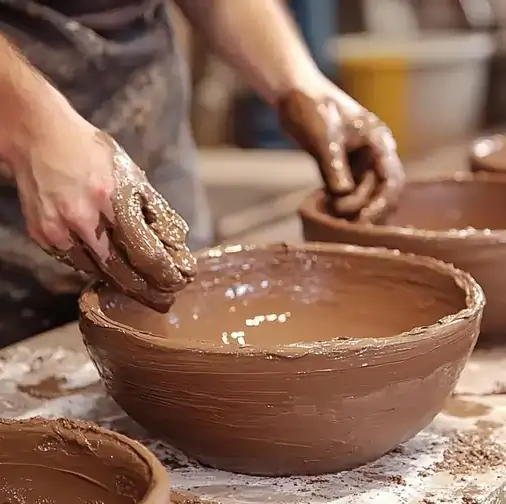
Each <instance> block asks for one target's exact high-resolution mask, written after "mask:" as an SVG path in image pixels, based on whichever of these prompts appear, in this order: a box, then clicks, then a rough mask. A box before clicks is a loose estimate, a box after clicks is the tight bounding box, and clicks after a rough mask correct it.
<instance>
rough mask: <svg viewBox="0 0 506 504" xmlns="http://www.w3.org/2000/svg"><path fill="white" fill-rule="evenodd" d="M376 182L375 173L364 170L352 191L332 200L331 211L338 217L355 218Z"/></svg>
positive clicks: (368, 199)
mask: <svg viewBox="0 0 506 504" xmlns="http://www.w3.org/2000/svg"><path fill="white" fill-rule="evenodd" d="M377 184H378V181H377V179H376V174H375V173H374V172H372V171H369V172H366V173H365V175H364V177H363V179H362V181H361V182H360V184H359V185H358V186H357V188H356V190H355V191H353V193H351V194H349V195H348V196H342V197H339V198H334V199H333V200H332V211H333V213H334V214H335V215H337V216H339V217H345V218H351V219H353V218H355V217H356V216H358V215H359V214H360V212H361V211H362V209H363V208H364V207H367V206H368V204H369V202H370V201H371V198H372V196H373V194H374V192H375V191H376V189H377Z"/></svg>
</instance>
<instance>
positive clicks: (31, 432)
mask: <svg viewBox="0 0 506 504" xmlns="http://www.w3.org/2000/svg"><path fill="white" fill-rule="evenodd" d="M169 495H170V490H169V482H168V476H167V472H166V471H165V469H164V468H163V466H162V465H161V464H160V463H159V462H158V461H157V460H156V458H155V456H154V455H152V454H151V452H150V451H149V450H148V449H147V448H144V447H143V446H142V445H140V444H139V443H137V442H135V441H132V440H130V439H128V438H127V437H125V436H122V435H120V434H116V433H114V432H111V431H108V430H105V429H101V428H99V427H98V426H96V425H95V424H92V423H89V422H82V421H71V420H67V419H56V420H46V419H41V418H34V419H30V420H21V421H19V420H0V502H2V503H4V502H5V503H9V504H42V503H52V504H74V503H75V504H78V503H82V502H88V503H94V504H137V503H138V504H167V503H168V502H169Z"/></svg>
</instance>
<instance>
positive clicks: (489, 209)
mask: <svg viewBox="0 0 506 504" xmlns="http://www.w3.org/2000/svg"><path fill="white" fill-rule="evenodd" d="M323 198H324V196H323V193H322V191H319V192H318V191H317V192H315V193H313V194H312V195H310V196H309V197H308V198H307V199H306V200H305V201H304V202H303V203H302V205H301V207H300V210H299V211H300V216H301V219H302V225H303V232H304V237H305V239H306V240H319V241H324V242H339V243H353V244H356V245H362V246H375V247H387V248H390V249H398V250H401V251H402V252H410V253H414V254H418V255H424V256H432V257H435V258H437V259H440V260H442V261H445V262H448V263H451V264H455V266H457V267H458V268H460V269H462V270H464V271H468V272H469V273H471V275H473V277H474V278H475V279H476V280H477V281H478V282H479V284H480V285H481V286H482V287H483V289H484V291H485V296H486V298H487V306H486V308H485V313H484V319H483V324H482V335H483V336H485V337H486V336H489V337H495V336H498V335H504V333H505V331H506V297H505V296H504V278H503V276H502V275H501V272H502V271H504V270H505V269H506V179H503V178H502V177H497V176H489V175H486V174H480V175H474V177H473V176H472V175H471V174H466V173H462V174H457V175H455V176H453V177H452V176H438V177H431V178H423V179H414V180H411V181H409V182H408V184H407V186H406V188H405V189H404V194H403V196H402V198H401V200H400V202H399V207H398V209H397V211H396V212H394V213H392V215H390V216H389V217H388V219H387V220H386V222H384V223H383V225H363V224H358V223H350V222H347V221H344V220H340V219H336V218H334V217H331V216H330V215H328V214H326V213H325V211H324V208H323Z"/></svg>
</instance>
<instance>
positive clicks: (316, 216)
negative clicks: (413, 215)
mask: <svg viewBox="0 0 506 504" xmlns="http://www.w3.org/2000/svg"><path fill="white" fill-rule="evenodd" d="M505 175H506V173H505ZM428 182H436V183H437V182H460V183H464V184H468V183H474V182H485V183H490V184H501V185H504V186H505V192H506V177H505V176H504V175H500V174H499V173H497V172H496V173H484V172H482V173H469V172H456V173H454V174H452V175H420V176H411V177H409V178H408V181H407V184H408V185H409V184H423V183H428ZM322 199H323V189H316V190H314V191H313V192H312V193H310V194H309V195H308V196H307V197H306V198H305V199H304V201H303V202H302V203H301V205H300V206H299V210H298V213H299V216H301V217H302V218H307V219H311V220H313V221H316V222H318V223H320V224H324V225H326V226H329V227H330V228H334V229H335V228H339V229H343V230H346V231H351V232H354V233H362V234H367V235H370V236H377V237H385V236H388V237H413V238H418V239H423V240H426V239H435V240H436V239H437V240H440V241H458V240H464V239H466V240H467V241H469V240H472V241H473V242H474V243H477V242H478V243H479V242H483V243H487V244H490V243H493V242H506V229H475V228H472V227H469V228H460V229H456V230H441V229H439V230H433V229H421V228H408V227H403V226H392V225H383V224H371V223H362V222H350V221H347V220H345V219H339V218H337V217H333V216H331V215H328V214H324V213H321V212H317V211H316V209H317V208H318V203H319V202H320V201H321V200H322Z"/></svg>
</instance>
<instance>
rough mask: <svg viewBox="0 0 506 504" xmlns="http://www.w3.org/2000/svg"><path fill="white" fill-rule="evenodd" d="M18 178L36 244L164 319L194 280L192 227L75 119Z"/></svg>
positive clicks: (38, 146) (35, 153) (113, 147)
mask: <svg viewBox="0 0 506 504" xmlns="http://www.w3.org/2000/svg"><path fill="white" fill-rule="evenodd" d="M26 149H27V153H28V156H26V158H25V159H23V160H22V161H21V162H20V163H18V165H17V166H16V167H15V169H14V170H13V174H14V176H15V179H16V183H17V186H18V192H19V195H20V199H21V203H22V207H23V212H24V215H25V217H26V222H27V228H28V232H29V234H30V236H31V237H32V238H33V239H34V240H35V241H36V242H37V243H38V244H39V245H40V246H41V247H42V248H43V249H44V250H46V251H47V252H48V253H49V254H50V255H52V256H53V257H56V258H57V259H59V260H60V261H62V262H65V263H66V264H68V265H70V266H73V267H74V268H76V269H78V270H82V271H85V272H87V273H89V274H99V275H101V276H103V277H105V278H106V279H107V280H109V281H110V282H112V283H113V284H115V285H116V286H117V287H118V288H119V289H120V290H122V291H123V292H124V293H125V294H127V295H129V296H131V297H134V298H136V299H137V300H139V301H140V302H142V303H144V304H147V305H149V306H152V307H154V308H156V309H159V310H161V311H166V310H167V309H168V308H169V307H170V305H171V304H172V302H173V294H174V292H175V291H177V290H179V289H181V288H183V287H184V286H185V285H186V283H187V282H188V281H191V280H192V278H193V275H194V269H195V261H194V258H193V256H192V255H191V254H190V252H189V250H188V248H187V247H186V245H185V239H186V235H187V232H188V227H187V225H186V223H185V222H184V221H183V219H182V218H181V217H179V215H177V214H176V213H175V212H174V210H172V209H171V208H170V207H169V205H168V204H167V202H166V201H165V200H164V199H163V198H162V197H161V196H160V195H159V194H158V193H157V192H156V191H155V190H154V189H153V187H152V186H151V185H150V184H149V182H148V180H147V178H146V175H145V174H144V172H143V171H142V170H140V169H139V168H138V167H137V166H136V165H135V164H134V163H133V162H132V161H131V160H130V158H129V157H128V156H127V155H126V153H125V152H124V151H123V150H122V149H121V148H120V147H119V146H118V145H117V143H116V142H115V141H114V140H112V139H111V138H110V137H109V136H108V135H106V134H105V133H102V132H100V131H98V130H97V129H96V128H94V127H93V126H91V125H90V124H89V123H87V122H86V121H84V120H83V119H82V118H81V117H80V116H78V115H77V114H76V116H75V117H72V118H70V119H69V120H67V121H65V122H63V123H62V128H61V130H60V129H58V128H53V129H52V134H51V136H49V137H47V138H44V137H42V138H36V139H33V141H32V142H30V144H29V145H27V146H26Z"/></svg>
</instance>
